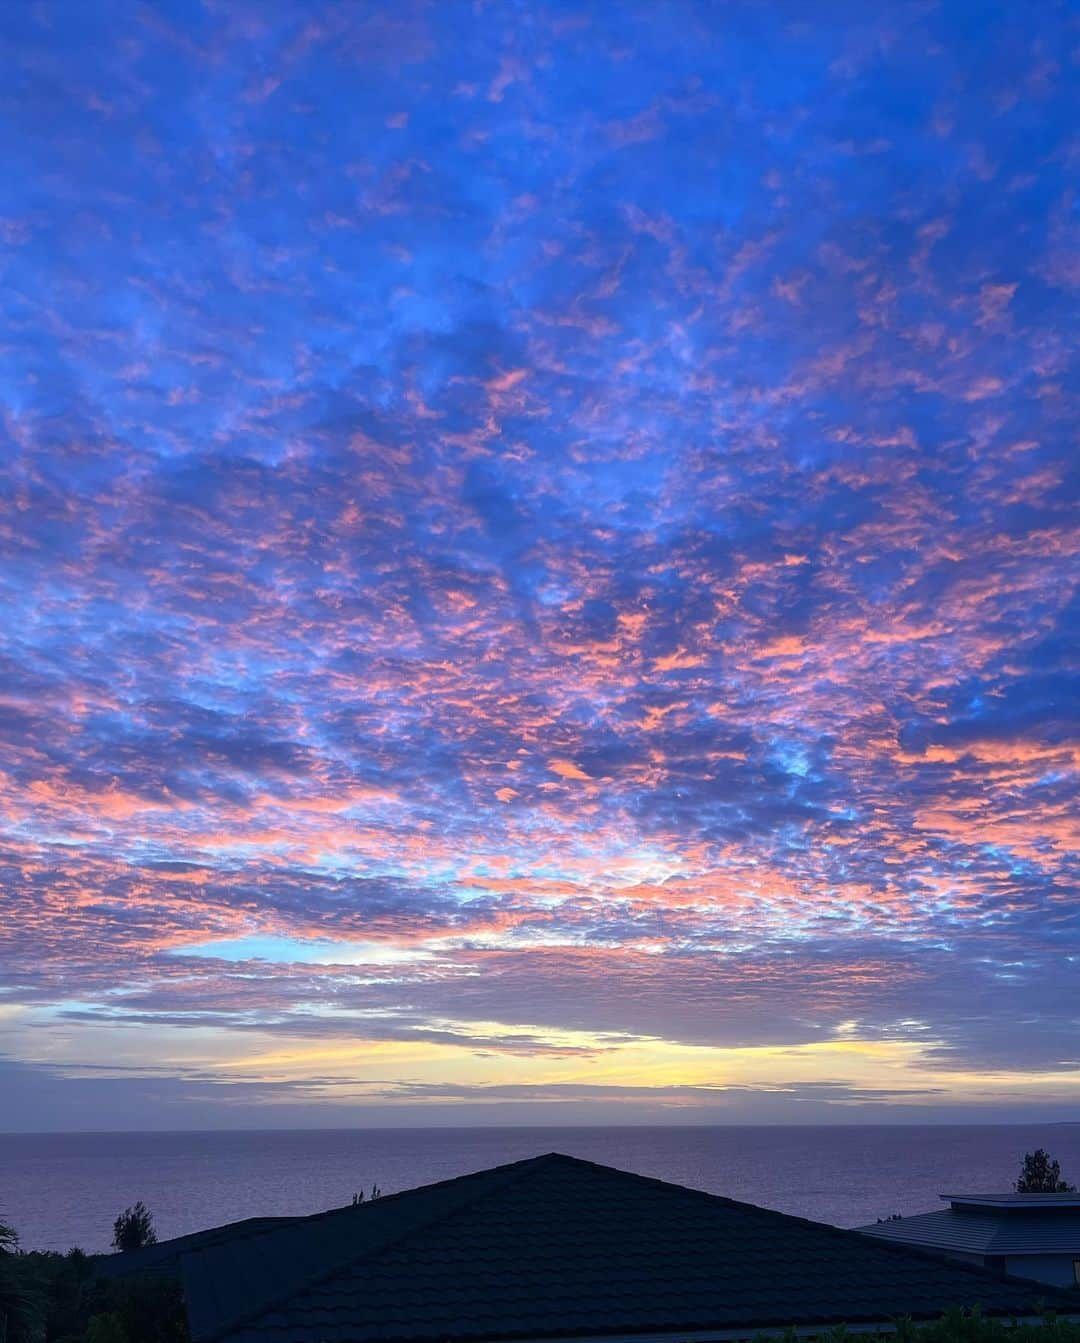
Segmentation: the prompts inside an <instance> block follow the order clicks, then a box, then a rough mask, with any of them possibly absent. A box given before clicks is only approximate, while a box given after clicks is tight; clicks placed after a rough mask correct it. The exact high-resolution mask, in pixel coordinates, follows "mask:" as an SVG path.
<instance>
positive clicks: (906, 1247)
mask: <svg viewBox="0 0 1080 1343" xmlns="http://www.w3.org/2000/svg"><path fill="white" fill-rule="evenodd" d="M549 1155H550V1156H554V1157H559V1158H560V1159H561V1160H563V1161H571V1162H573V1163H574V1164H575V1165H579V1166H591V1167H592V1168H593V1169H594V1170H599V1171H604V1172H605V1173H607V1174H609V1175H619V1176H621V1177H623V1178H624V1179H631V1180H637V1181H640V1182H643V1183H645V1184H650V1185H659V1186H660V1187H661V1188H662V1189H678V1190H681V1191H682V1192H683V1193H685V1194H693V1195H694V1196H695V1197H697V1198H698V1199H707V1200H709V1201H710V1202H713V1203H724V1204H726V1205H727V1206H728V1207H730V1208H737V1209H739V1211H740V1212H753V1213H756V1214H757V1215H758V1216H761V1217H765V1218H767V1219H769V1220H770V1221H771V1220H776V1219H778V1220H780V1221H782V1222H799V1223H801V1224H802V1225H803V1226H810V1227H813V1228H814V1230H815V1231H817V1232H821V1233H827V1234H828V1235H830V1236H831V1237H833V1238H839V1239H842V1240H844V1241H847V1242H848V1243H850V1242H851V1239H852V1238H853V1237H855V1238H856V1239H860V1240H861V1239H864V1238H865V1237H864V1233H863V1229H862V1228H861V1227H846V1226H833V1224H832V1223H831V1222H815V1221H814V1219H813V1218H812V1217H799V1216H798V1215H797V1214H796V1213H790V1212H780V1211H778V1210H777V1209H776V1208H763V1207H762V1206H761V1204H760V1203H743V1202H741V1201H740V1200H739V1199H737V1198H729V1197H728V1196H727V1195H726V1194H713V1193H710V1192H709V1190H707V1189H695V1188H694V1187H693V1186H692V1185H686V1184H676V1183H675V1182H674V1181H673V1180H661V1179H660V1178H659V1176H656V1175H641V1174H639V1173H638V1172H637V1171H632V1170H620V1168H619V1167H618V1166H605V1165H604V1164H603V1163H602V1162H599V1161H589V1160H588V1159H587V1158H585V1157H577V1156H568V1155H566V1154H565V1153H563V1152H551V1153H549ZM938 1212H943V1213H947V1212H949V1209H948V1208H937V1209H934V1213H935V1214H937V1213H938ZM913 1215H918V1214H913ZM873 1240H874V1243H875V1245H878V1246H880V1247H881V1248H882V1249H886V1250H889V1251H890V1252H892V1253H896V1252H898V1251H899V1252H900V1253H901V1254H908V1255H911V1254H916V1255H919V1256H921V1257H922V1258H923V1259H926V1260H929V1261H932V1262H937V1257H936V1256H935V1254H934V1253H933V1251H932V1250H927V1249H925V1248H924V1247H923V1246H921V1245H912V1244H909V1243H907V1242H901V1241H892V1240H887V1239H886V1238H885V1237H884V1236H882V1237H880V1238H879V1237H877V1236H875V1237H873ZM950 1267H951V1268H955V1269H959V1270H961V1271H963V1272H964V1273H965V1274H967V1275H968V1276H971V1275H972V1274H974V1275H975V1277H977V1278H979V1279H982V1278H984V1277H985V1270H984V1269H983V1268H981V1267H980V1266H979V1265H977V1264H965V1263H964V1262H963V1261H962V1260H959V1259H958V1260H956V1261H955V1262H952V1263H951V1264H950ZM1021 1281H1024V1280H1023V1279H1021Z"/></svg>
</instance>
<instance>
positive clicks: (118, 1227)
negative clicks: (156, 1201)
mask: <svg viewBox="0 0 1080 1343" xmlns="http://www.w3.org/2000/svg"><path fill="white" fill-rule="evenodd" d="M112 1243H113V1249H114V1250H121V1251H123V1250H141V1249H142V1248H143V1247H144V1246H146V1245H156V1244H157V1232H156V1231H155V1230H154V1219H153V1217H152V1215H151V1214H150V1212H149V1210H148V1209H147V1207H146V1205H145V1204H144V1203H143V1202H142V1200H141V1199H140V1201H139V1202H138V1203H136V1204H135V1205H134V1206H133V1207H130V1208H125V1209H124V1211H123V1212H122V1213H121V1214H120V1216H119V1217H118V1218H117V1219H116V1221H115V1222H114V1223H113V1238H112Z"/></svg>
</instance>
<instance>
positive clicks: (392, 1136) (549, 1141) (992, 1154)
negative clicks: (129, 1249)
mask: <svg viewBox="0 0 1080 1343" xmlns="http://www.w3.org/2000/svg"><path fill="white" fill-rule="evenodd" d="M1036 1147H1045V1148H1047V1149H1048V1150H1049V1151H1050V1152H1051V1153H1052V1154H1053V1155H1054V1156H1055V1157H1057V1158H1058V1160H1059V1161H1060V1162H1061V1165H1062V1173H1063V1175H1065V1176H1066V1177H1067V1178H1068V1177H1071V1178H1072V1180H1073V1182H1074V1183H1080V1124H1044V1125H1015V1126H1013V1125H1008V1126H1005V1125H1002V1126H997V1125H994V1126H990V1125H986V1126H982V1125H980V1126H967V1125H965V1126H939V1125H934V1126H919V1127H915V1126H899V1125H896V1126H885V1125H883V1126H874V1127H870V1126H865V1127H864V1126H858V1127H855V1126H851V1127H846V1126H845V1127H827V1128H826V1127H799V1128H796V1127H790V1128H785V1127H753V1128H752V1127H734V1126H732V1127H716V1128H687V1127H683V1128H674V1127H672V1128H501V1129H499V1128H462V1129H410V1128H399V1129H348V1130H342V1129H328V1130H311V1129H305V1130H290V1131H269V1132H267V1131H259V1132H225V1133H223V1132H213V1133H209V1132H207V1133H82V1134H38V1135H32V1134H0V1221H6V1222H8V1223H10V1224H12V1225H13V1226H14V1227H15V1229H16V1230H17V1231H18V1233H19V1236H20V1239H21V1243H22V1246H23V1248H24V1249H50V1250H67V1249H69V1248H70V1247H71V1246H73V1245H78V1246H81V1247H82V1249H84V1250H86V1251H88V1252H93V1251H100V1250H105V1249H107V1248H108V1245H109V1241H110V1239H111V1236H112V1222H113V1219H114V1218H115V1217H116V1214H117V1213H118V1212H120V1211H121V1210H122V1209H123V1208H124V1207H126V1206H127V1205H128V1204H130V1203H134V1202H135V1201H136V1200H137V1199H141V1200H142V1201H143V1202H144V1203H145V1204H146V1205H147V1207H148V1208H149V1209H150V1211H151V1212H152V1213H153V1215H154V1223H155V1226H156V1229H157V1233H158V1237H159V1239H162V1240H164V1239H166V1238H167V1237H169V1236H179V1235H183V1234H184V1233H186V1232H189V1231H197V1230H200V1229H201V1228H203V1227H209V1226H217V1225H220V1224H221V1223H223V1222H232V1221H237V1220H239V1219H240V1218H242V1217H254V1216H259V1215H281V1214H290V1213H293V1214H295V1213H310V1212H318V1211H321V1210H322V1209H324V1208H330V1207H337V1206H340V1205H341V1204H344V1203H348V1202H349V1201H350V1199H351V1198H352V1196H353V1194H354V1193H355V1192H356V1191H358V1190H360V1189H365V1190H368V1191H370V1188H371V1186H372V1184H377V1185H378V1186H379V1188H380V1189H381V1190H382V1192H383V1193H384V1194H390V1193H393V1192H395V1191H396V1190H399V1189H408V1188H411V1187H413V1186H415V1185H420V1184H427V1183H429V1182H430V1181H432V1180H442V1179H446V1178H448V1177H449V1176H452V1175H462V1174H465V1173H466V1172H468V1171H474V1170H482V1169H483V1168H484V1167H486V1166H496V1165H499V1164H501V1163H503V1162H506V1161H516V1160H519V1159H520V1158H522V1157H528V1156H536V1155H538V1154H540V1153H543V1152H566V1153H569V1154H570V1155H572V1156H580V1157H586V1158H588V1159H589V1160H591V1161H599V1162H603V1163H605V1164H607V1165H611V1166H620V1167H622V1168H624V1169H626V1170H633V1171H638V1172H640V1173H641V1174H643V1175H654V1176H658V1177H659V1178H661V1179H664V1180H672V1181H674V1182H675V1183H677V1184H685V1185H692V1186H694V1187H695V1188H698V1189H707V1190H710V1191H711V1192H713V1193H717V1194H726V1195H728V1196H729V1197H731V1198H737V1199H743V1200H745V1201H747V1202H750V1203H758V1204H761V1205H763V1206H765V1207H768V1208H776V1209H779V1210H780V1211H781V1212H788V1213H795V1214H797V1215H798V1216H800V1217H811V1218H814V1219H816V1220H818V1221H822V1222H831V1223H833V1224H834V1225H836V1226H859V1225H861V1224H862V1223H865V1222H872V1221H874V1219H875V1218H877V1217H887V1216H888V1215H889V1214H890V1213H904V1214H906V1213H913V1212H924V1211H928V1210H930V1209H933V1208H936V1207H939V1206H941V1205H940V1203H939V1201H938V1195H939V1194H942V1193H976V1192H986V1191H991V1192H994V1191H1002V1190H1006V1189H1008V1188H1009V1187H1010V1186H1011V1183H1012V1181H1013V1180H1014V1179H1015V1177H1016V1174H1017V1171H1018V1170H1019V1167H1020V1162H1021V1159H1022V1157H1023V1155H1024V1153H1025V1151H1032V1150H1034V1149H1035V1148H1036Z"/></svg>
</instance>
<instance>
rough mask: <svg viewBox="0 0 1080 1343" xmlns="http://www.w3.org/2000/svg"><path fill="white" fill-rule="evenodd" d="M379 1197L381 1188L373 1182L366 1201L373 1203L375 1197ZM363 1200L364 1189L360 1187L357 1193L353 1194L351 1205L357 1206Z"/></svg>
mask: <svg viewBox="0 0 1080 1343" xmlns="http://www.w3.org/2000/svg"><path fill="white" fill-rule="evenodd" d="M381 1197H382V1190H381V1189H380V1188H379V1186H378V1185H377V1184H373V1185H372V1186H371V1193H370V1194H369V1195H368V1201H369V1202H371V1203H374V1202H375V1200H376V1199H377V1198H381ZM363 1201H364V1191H363V1190H362V1189H361V1190H360V1192H359V1193H358V1194H353V1196H352V1205H353V1207H354V1208H355V1207H357V1206H358V1205H359V1204H361V1203H363Z"/></svg>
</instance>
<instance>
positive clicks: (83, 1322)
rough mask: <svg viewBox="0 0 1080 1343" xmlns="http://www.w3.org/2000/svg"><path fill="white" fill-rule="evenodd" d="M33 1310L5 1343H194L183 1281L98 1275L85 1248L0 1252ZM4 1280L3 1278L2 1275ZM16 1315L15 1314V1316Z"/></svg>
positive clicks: (1, 1265) (0, 1263) (1, 1263)
mask: <svg viewBox="0 0 1080 1343" xmlns="http://www.w3.org/2000/svg"><path fill="white" fill-rule="evenodd" d="M5 1268H7V1269H9V1270H10V1271H11V1273H12V1277H13V1279H14V1281H15V1282H16V1284H17V1286H18V1289H19V1290H20V1292H22V1293H23V1294H24V1296H25V1298H26V1300H27V1301H28V1303H29V1305H30V1307H31V1309H30V1311H29V1313H28V1314H27V1315H26V1316H25V1322H22V1321H23V1319H24V1317H19V1323H18V1328H17V1329H15V1328H13V1326H12V1322H11V1321H9V1326H8V1336H7V1339H6V1340H5V1339H4V1334H3V1329H2V1327H0V1343H188V1331H187V1321H186V1316H185V1311H184V1303H183V1297H182V1295H181V1291H180V1285H179V1283H177V1282H175V1281H173V1280H171V1279H162V1278H151V1277H139V1278H134V1279H131V1280H121V1281H110V1280H103V1279H101V1278H99V1277H98V1275H97V1272H96V1266H95V1261H94V1260H93V1259H91V1258H89V1257H88V1256H87V1255H85V1254H83V1252H82V1251H81V1250H71V1251H69V1252H68V1253H67V1254H54V1253H31V1254H19V1255H8V1256H2V1255H0V1274H2V1273H3V1271H4V1269H5ZM0 1280H2V1279H0ZM13 1318H14V1317H13Z"/></svg>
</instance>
